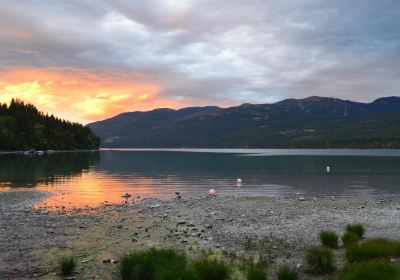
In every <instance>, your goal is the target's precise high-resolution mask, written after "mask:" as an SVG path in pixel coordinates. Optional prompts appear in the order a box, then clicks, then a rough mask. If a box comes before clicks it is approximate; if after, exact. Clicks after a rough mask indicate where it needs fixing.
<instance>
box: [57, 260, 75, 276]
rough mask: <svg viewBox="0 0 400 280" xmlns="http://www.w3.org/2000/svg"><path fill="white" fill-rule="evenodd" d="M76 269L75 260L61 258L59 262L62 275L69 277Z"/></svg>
mask: <svg viewBox="0 0 400 280" xmlns="http://www.w3.org/2000/svg"><path fill="white" fill-rule="evenodd" d="M75 267H76V260H75V258H74V257H63V258H61V260H60V270H61V274H62V275H71V273H72V271H73V270H74V269H75Z"/></svg>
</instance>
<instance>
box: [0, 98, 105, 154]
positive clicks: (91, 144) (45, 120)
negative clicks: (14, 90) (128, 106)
mask: <svg viewBox="0 0 400 280" xmlns="http://www.w3.org/2000/svg"><path fill="white" fill-rule="evenodd" d="M98 147H99V138H98V137H97V136H96V135H95V134H94V133H93V132H92V131H91V130H90V128H88V127H84V126H82V125H81V124H78V123H71V122H68V121H65V120H61V119H59V118H56V117H54V116H53V115H51V116H49V115H45V114H43V113H42V112H39V111H38V110H37V109H36V107H35V106H33V105H31V104H25V103H24V102H22V101H20V100H12V101H11V103H10V105H9V106H7V105H6V104H0V151H15V150H30V149H37V150H74V149H80V150H81V149H82V150H84V149H97V148H98Z"/></svg>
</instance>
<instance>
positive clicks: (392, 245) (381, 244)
mask: <svg viewBox="0 0 400 280" xmlns="http://www.w3.org/2000/svg"><path fill="white" fill-rule="evenodd" d="M388 257H396V258H397V257H400V242H399V241H391V240H386V239H372V240H368V241H366V242H364V243H361V244H353V245H351V246H349V247H348V248H347V249H346V259H347V260H348V261H351V262H360V261H369V260H373V259H382V258H388Z"/></svg>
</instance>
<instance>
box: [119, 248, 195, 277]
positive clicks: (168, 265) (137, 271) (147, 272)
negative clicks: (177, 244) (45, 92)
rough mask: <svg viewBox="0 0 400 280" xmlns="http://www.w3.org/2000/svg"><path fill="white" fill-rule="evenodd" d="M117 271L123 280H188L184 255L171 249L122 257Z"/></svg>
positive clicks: (151, 250) (139, 252) (129, 254)
mask: <svg viewBox="0 0 400 280" xmlns="http://www.w3.org/2000/svg"><path fill="white" fill-rule="evenodd" d="M119 271H120V273H121V276H122V279H124V280H158V279H163V280H173V279H188V277H187V276H188V274H189V272H188V265H187V258H186V255H185V254H181V253H177V252H176V251H174V250H171V249H154V248H153V249H150V250H148V251H138V252H132V253H127V254H125V255H124V256H122V258H121V260H120V264H119Z"/></svg>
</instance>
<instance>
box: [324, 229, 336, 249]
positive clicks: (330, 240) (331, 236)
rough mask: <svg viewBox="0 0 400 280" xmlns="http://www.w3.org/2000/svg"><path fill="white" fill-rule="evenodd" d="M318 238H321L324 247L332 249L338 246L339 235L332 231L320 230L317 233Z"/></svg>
mask: <svg viewBox="0 0 400 280" xmlns="http://www.w3.org/2000/svg"><path fill="white" fill-rule="evenodd" d="M319 239H320V240H321V243H322V245H323V246H325V247H328V248H332V249H337V247H338V242H339V237H338V236H337V234H336V233H335V232H333V231H321V232H320V234H319Z"/></svg>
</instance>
